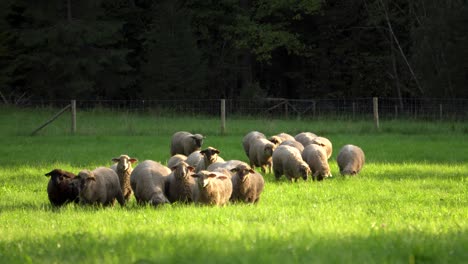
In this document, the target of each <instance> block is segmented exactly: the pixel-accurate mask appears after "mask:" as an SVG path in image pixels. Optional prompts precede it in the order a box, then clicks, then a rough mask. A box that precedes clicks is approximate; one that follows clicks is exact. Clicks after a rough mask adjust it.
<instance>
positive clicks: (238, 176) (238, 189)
mask: <svg viewBox="0 0 468 264" xmlns="http://www.w3.org/2000/svg"><path fill="white" fill-rule="evenodd" d="M231 172H232V173H233V174H232V177H231V181H232V194H231V198H230V200H231V201H242V202H245V203H257V202H258V200H259V199H260V194H261V193H262V191H263V188H264V186H265V181H264V180H263V176H262V175H261V174H260V173H258V172H256V171H254V170H253V169H252V168H250V167H249V166H248V165H247V164H245V165H244V164H239V165H238V166H236V167H235V168H233V169H231Z"/></svg>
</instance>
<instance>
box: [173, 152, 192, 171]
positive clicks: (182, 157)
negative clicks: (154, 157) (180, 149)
mask: <svg viewBox="0 0 468 264" xmlns="http://www.w3.org/2000/svg"><path fill="white" fill-rule="evenodd" d="M195 152H196V151H195ZM195 152H193V153H195ZM186 160H187V156H185V155H183V154H176V155H174V156H172V157H170V158H169V160H168V161H167V167H168V168H172V167H174V166H175V165H177V164H178V163H179V162H181V161H186Z"/></svg>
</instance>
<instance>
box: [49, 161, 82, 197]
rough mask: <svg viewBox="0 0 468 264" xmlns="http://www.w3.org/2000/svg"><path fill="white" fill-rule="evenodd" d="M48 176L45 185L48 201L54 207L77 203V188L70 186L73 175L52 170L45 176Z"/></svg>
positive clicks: (59, 170)
mask: <svg viewBox="0 0 468 264" xmlns="http://www.w3.org/2000/svg"><path fill="white" fill-rule="evenodd" d="M45 176H46V177H49V176H50V180H49V183H48V185H47V194H48V195H49V201H50V203H51V204H52V205H54V206H62V205H64V204H66V203H69V202H75V203H78V186H76V185H73V184H70V183H71V182H72V180H73V179H74V178H75V174H73V173H71V172H68V171H64V170H61V169H54V170H52V171H50V172H48V173H46V174H45Z"/></svg>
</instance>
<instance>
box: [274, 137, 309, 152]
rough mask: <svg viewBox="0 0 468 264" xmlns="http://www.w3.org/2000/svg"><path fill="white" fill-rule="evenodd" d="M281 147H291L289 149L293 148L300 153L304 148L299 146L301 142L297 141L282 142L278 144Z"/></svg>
mask: <svg viewBox="0 0 468 264" xmlns="http://www.w3.org/2000/svg"><path fill="white" fill-rule="evenodd" d="M283 145H286V146H291V147H295V148H297V149H298V150H299V151H300V152H301V153H302V151H304V146H303V145H302V144H301V142H299V141H296V140H294V139H293V140H286V141H283V142H281V143H280V146H283Z"/></svg>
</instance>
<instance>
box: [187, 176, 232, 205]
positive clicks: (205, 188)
mask: <svg viewBox="0 0 468 264" xmlns="http://www.w3.org/2000/svg"><path fill="white" fill-rule="evenodd" d="M192 177H194V178H197V186H198V189H199V192H200V198H199V200H198V201H199V202H200V203H202V204H207V205H218V206H221V205H225V204H226V203H228V202H229V199H230V198H231V194H232V182H231V179H230V178H229V176H227V175H226V174H224V173H220V172H213V171H206V170H201V171H199V172H198V173H195V174H193V175H192Z"/></svg>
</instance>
